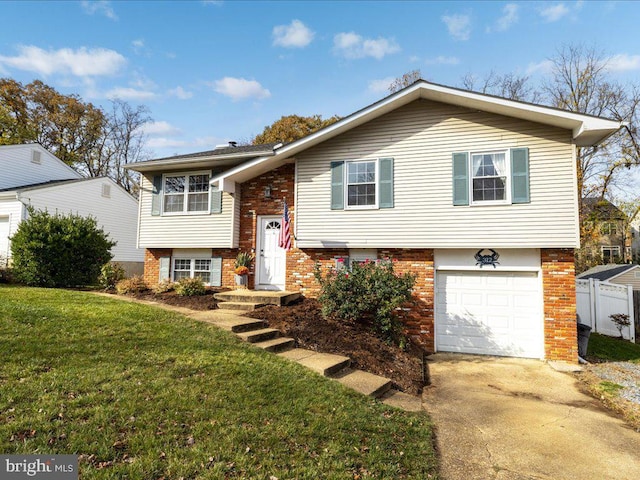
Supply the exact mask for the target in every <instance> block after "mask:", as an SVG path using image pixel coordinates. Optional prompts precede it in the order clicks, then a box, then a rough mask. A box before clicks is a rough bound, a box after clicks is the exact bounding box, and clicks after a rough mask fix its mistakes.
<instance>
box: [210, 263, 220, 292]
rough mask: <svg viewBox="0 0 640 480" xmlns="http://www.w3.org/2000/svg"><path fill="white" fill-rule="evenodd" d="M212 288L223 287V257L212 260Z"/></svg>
mask: <svg viewBox="0 0 640 480" xmlns="http://www.w3.org/2000/svg"><path fill="white" fill-rule="evenodd" d="M210 285H211V286H212V287H221V286H222V257H213V258H212V259H211V283H210Z"/></svg>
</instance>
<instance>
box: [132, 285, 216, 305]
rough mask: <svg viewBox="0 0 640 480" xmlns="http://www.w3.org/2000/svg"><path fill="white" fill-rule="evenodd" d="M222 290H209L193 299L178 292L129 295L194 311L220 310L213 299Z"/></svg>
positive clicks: (147, 292)
mask: <svg viewBox="0 0 640 480" xmlns="http://www.w3.org/2000/svg"><path fill="white" fill-rule="evenodd" d="M221 291H222V290H221V289H209V288H208V289H207V293H206V294H205V295H196V296H193V297H181V296H180V295H177V294H176V292H173V291H171V292H164V293H153V292H152V291H151V290H147V291H146V292H140V293H132V294H129V296H131V297H135V298H137V299H140V300H148V301H151V302H161V303H166V304H167V305H173V306H175V307H185V308H190V309H192V310H214V309H216V308H218V301H217V300H216V299H215V298H213V294H214V293H218V292H221Z"/></svg>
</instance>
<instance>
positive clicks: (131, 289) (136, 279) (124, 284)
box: [116, 275, 149, 295]
mask: <svg viewBox="0 0 640 480" xmlns="http://www.w3.org/2000/svg"><path fill="white" fill-rule="evenodd" d="M146 290H149V287H148V286H147V284H146V283H145V281H144V278H142V277H141V276H140V275H134V276H133V277H131V278H125V279H124V280H120V281H119V282H118V283H116V292H117V293H118V294H119V295H126V294H127V293H140V292H144V291H146Z"/></svg>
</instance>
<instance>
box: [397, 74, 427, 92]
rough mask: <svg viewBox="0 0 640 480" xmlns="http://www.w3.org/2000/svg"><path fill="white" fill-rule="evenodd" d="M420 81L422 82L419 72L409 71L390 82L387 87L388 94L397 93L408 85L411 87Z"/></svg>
mask: <svg viewBox="0 0 640 480" xmlns="http://www.w3.org/2000/svg"><path fill="white" fill-rule="evenodd" d="M420 80H422V74H421V73H420V70H411V71H410V72H407V73H405V74H404V75H402V76H401V77H398V78H396V79H395V80H394V81H393V82H391V84H390V85H389V94H392V93H396V92H397V91H399V90H402V89H403V88H405V87H408V86H409V85H413V84H414V83H416V82H418V81H420Z"/></svg>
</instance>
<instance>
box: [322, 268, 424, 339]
mask: <svg viewBox="0 0 640 480" xmlns="http://www.w3.org/2000/svg"><path fill="white" fill-rule="evenodd" d="M314 275H315V277H316V280H317V281H318V282H319V283H320V288H321V289H320V296H319V297H318V300H319V302H320V304H321V307H322V314H323V315H324V316H325V317H327V316H330V315H334V316H336V317H338V318H340V319H342V320H346V321H356V322H364V323H370V324H371V325H372V327H373V328H374V330H375V331H376V332H378V334H379V335H380V336H381V337H382V338H384V339H385V340H387V341H392V342H396V343H399V344H403V343H404V341H405V340H404V337H403V335H402V323H401V322H400V321H399V320H398V319H397V318H396V316H395V314H394V311H395V309H396V308H398V307H399V306H400V305H402V304H403V303H405V302H406V301H408V300H409V299H410V298H411V290H412V289H413V285H414V284H415V276H413V275H411V274H409V273H405V274H402V275H398V274H396V273H395V272H394V271H393V263H392V262H390V261H384V262H380V263H375V262H365V263H354V264H353V265H352V266H351V269H350V270H346V269H341V270H335V269H330V270H329V272H327V273H326V274H325V275H323V274H322V271H321V269H320V265H319V264H316V266H315V268H314Z"/></svg>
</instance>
